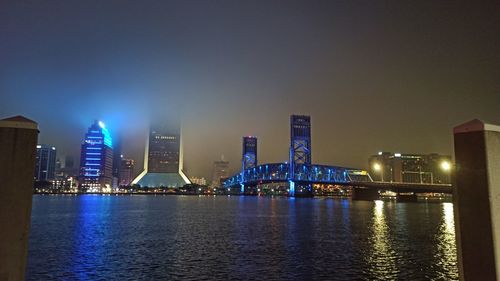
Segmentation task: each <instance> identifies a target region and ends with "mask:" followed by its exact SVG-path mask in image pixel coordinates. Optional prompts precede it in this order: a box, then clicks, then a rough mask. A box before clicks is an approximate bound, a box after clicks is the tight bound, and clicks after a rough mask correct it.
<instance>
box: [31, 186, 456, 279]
mask: <svg viewBox="0 0 500 281" xmlns="http://www.w3.org/2000/svg"><path fill="white" fill-rule="evenodd" d="M457 279H458V269H457V262H456V248H455V234H454V223H453V205H452V204H451V203H396V202H391V201H389V202H387V201H386V202H383V201H375V202H364V201H350V200H348V199H331V198H297V199H293V198H286V197H274V198H272V197H243V196H241V197H240V196H232V197H228V196H216V197H203V196H202V197H197V196H173V195H170V196H168V195H167V196H153V195H137V196H99V195H86V196H64V195H53V196H48V195H35V196H34V197H33V211H32V222H31V231H30V241H29V253H28V268H27V280H457Z"/></svg>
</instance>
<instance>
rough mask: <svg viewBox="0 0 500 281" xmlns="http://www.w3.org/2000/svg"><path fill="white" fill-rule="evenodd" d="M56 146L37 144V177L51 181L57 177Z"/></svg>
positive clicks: (37, 178)
mask: <svg viewBox="0 0 500 281" xmlns="http://www.w3.org/2000/svg"><path fill="white" fill-rule="evenodd" d="M55 169H56V148H55V147H53V146H50V145H45V144H39V145H37V146H36V162H35V179H36V180H37V181H50V180H53V179H54V177H55Z"/></svg>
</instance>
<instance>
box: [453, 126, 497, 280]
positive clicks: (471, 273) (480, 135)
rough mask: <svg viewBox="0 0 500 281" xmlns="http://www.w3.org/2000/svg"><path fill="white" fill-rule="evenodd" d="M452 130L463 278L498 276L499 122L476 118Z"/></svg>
mask: <svg viewBox="0 0 500 281" xmlns="http://www.w3.org/2000/svg"><path fill="white" fill-rule="evenodd" d="M453 133H454V142H455V161H456V178H455V185H454V186H455V188H454V194H453V203H454V204H453V206H454V214H455V226H456V227H455V233H456V237H457V250H458V267H459V273H460V280H499V279H500V126H496V125H490V124H485V123H483V122H482V121H479V120H473V121H470V122H468V123H465V124H463V125H460V126H457V127H455V128H454V130H453Z"/></svg>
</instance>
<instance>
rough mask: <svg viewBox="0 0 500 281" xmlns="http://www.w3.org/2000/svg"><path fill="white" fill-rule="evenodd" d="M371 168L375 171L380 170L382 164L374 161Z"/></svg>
mask: <svg viewBox="0 0 500 281" xmlns="http://www.w3.org/2000/svg"><path fill="white" fill-rule="evenodd" d="M373 169H374V170H375V171H380V170H382V166H381V165H380V164H379V163H375V164H373Z"/></svg>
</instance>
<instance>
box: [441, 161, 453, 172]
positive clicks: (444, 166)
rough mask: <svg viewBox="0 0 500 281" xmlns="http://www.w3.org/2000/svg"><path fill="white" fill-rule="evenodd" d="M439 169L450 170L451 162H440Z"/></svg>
mask: <svg viewBox="0 0 500 281" xmlns="http://www.w3.org/2000/svg"><path fill="white" fill-rule="evenodd" d="M441 169H443V170H444V171H449V170H451V164H450V162H448V161H443V162H441Z"/></svg>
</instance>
